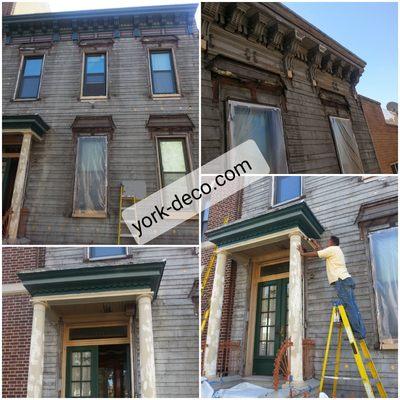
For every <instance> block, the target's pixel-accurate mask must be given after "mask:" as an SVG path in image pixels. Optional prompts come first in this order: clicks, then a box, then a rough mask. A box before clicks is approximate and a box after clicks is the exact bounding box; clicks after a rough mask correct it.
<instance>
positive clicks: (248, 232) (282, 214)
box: [206, 201, 325, 247]
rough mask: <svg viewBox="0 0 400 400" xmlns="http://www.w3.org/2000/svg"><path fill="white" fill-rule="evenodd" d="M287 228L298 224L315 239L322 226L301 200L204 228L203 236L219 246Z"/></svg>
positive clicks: (318, 235)
mask: <svg viewBox="0 0 400 400" xmlns="http://www.w3.org/2000/svg"><path fill="white" fill-rule="evenodd" d="M291 228H299V229H300V230H301V231H302V232H303V233H304V234H306V235H307V236H308V237H312V238H316V239H318V238H320V237H321V234H322V233H323V232H324V230H325V229H324V227H323V226H322V225H321V224H320V222H319V221H318V220H317V218H316V217H315V215H314V214H313V212H312V211H311V210H310V208H309V207H308V206H307V204H306V203H305V202H304V201H302V202H300V203H296V204H293V205H290V206H288V207H285V208H281V209H279V210H273V211H270V212H267V213H266V214H263V215H259V216H257V217H254V218H249V219H243V220H239V221H235V222H233V223H231V224H228V225H223V226H221V227H219V228H216V229H213V230H211V231H208V232H207V234H206V236H207V238H208V240H209V241H210V242H213V243H215V244H216V245H217V246H218V247H223V246H227V245H230V244H234V243H239V242H243V241H245V240H250V239H256V238H259V237H262V236H265V235H268V234H272V233H276V232H279V231H284V230H286V229H291Z"/></svg>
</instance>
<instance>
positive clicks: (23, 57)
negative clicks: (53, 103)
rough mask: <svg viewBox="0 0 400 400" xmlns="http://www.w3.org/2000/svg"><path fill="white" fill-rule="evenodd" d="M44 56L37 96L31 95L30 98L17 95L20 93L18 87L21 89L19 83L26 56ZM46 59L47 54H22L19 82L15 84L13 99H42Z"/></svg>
mask: <svg viewBox="0 0 400 400" xmlns="http://www.w3.org/2000/svg"><path fill="white" fill-rule="evenodd" d="M40 56H41V57H43V60H42V70H41V71H40V81H39V88H38V94H37V96H36V97H29V98H23V99H21V98H19V97H17V94H18V89H19V85H20V81H21V77H22V68H23V66H24V62H25V58H30V57H40ZM45 60H46V54H29V55H28V54H26V55H25V54H22V56H21V60H20V63H19V69H18V76H17V84H16V86H15V89H14V96H13V101H36V100H39V99H40V91H41V89H42V80H43V71H44V63H45Z"/></svg>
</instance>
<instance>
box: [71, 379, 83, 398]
mask: <svg viewBox="0 0 400 400" xmlns="http://www.w3.org/2000/svg"><path fill="white" fill-rule="evenodd" d="M71 393H72V397H80V396H81V383H80V382H72V387H71Z"/></svg>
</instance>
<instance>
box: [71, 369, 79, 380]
mask: <svg viewBox="0 0 400 400" xmlns="http://www.w3.org/2000/svg"><path fill="white" fill-rule="evenodd" d="M80 380H81V367H72V381H80Z"/></svg>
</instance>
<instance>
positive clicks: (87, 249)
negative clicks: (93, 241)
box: [86, 246, 129, 261]
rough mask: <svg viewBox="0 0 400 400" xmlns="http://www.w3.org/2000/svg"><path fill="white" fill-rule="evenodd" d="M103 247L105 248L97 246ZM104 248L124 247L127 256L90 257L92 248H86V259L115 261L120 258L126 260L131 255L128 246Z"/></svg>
mask: <svg viewBox="0 0 400 400" xmlns="http://www.w3.org/2000/svg"><path fill="white" fill-rule="evenodd" d="M96 247H103V246H96ZM104 247H123V248H124V249H125V254H123V255H122V254H121V255H116V256H103V257H90V247H87V248H86V258H87V259H88V260H89V261H100V260H114V259H119V258H126V257H127V256H128V255H129V251H128V247H126V246H104Z"/></svg>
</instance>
